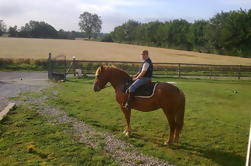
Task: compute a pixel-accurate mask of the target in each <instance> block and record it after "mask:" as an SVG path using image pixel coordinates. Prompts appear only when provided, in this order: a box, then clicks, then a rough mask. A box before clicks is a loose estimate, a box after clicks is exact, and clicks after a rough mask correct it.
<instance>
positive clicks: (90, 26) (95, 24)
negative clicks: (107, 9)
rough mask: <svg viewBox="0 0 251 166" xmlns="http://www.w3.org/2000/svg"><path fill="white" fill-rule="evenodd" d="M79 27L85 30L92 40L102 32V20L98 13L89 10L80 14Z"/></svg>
mask: <svg viewBox="0 0 251 166" xmlns="http://www.w3.org/2000/svg"><path fill="white" fill-rule="evenodd" d="M79 19H80V21H79V27H80V30H81V31H83V32H85V33H86V34H87V36H88V39H89V40H90V38H91V37H94V36H95V35H96V34H97V33H100V30H101V25H102V20H101V18H100V16H98V15H97V14H91V13H89V12H84V13H83V14H81V15H80V16H79Z"/></svg>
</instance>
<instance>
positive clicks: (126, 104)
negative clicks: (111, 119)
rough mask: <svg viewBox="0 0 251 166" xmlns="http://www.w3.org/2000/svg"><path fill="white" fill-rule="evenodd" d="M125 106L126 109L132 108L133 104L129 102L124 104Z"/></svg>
mask: <svg viewBox="0 0 251 166" xmlns="http://www.w3.org/2000/svg"><path fill="white" fill-rule="evenodd" d="M123 108H125V109H128V110H129V109H131V106H130V105H129V104H128V103H125V105H123Z"/></svg>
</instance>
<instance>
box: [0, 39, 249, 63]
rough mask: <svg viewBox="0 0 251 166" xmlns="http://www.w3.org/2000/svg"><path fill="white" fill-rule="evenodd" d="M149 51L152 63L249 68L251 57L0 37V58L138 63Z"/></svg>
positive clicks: (79, 41)
mask: <svg viewBox="0 0 251 166" xmlns="http://www.w3.org/2000/svg"><path fill="white" fill-rule="evenodd" d="M144 49H148V50H149V52H150V56H151V58H152V60H153V61H154V62H171V63H194V64H230V65H239V64H241V65H251V58H240V57H231V56H222V55H215V54H205V53H197V52H193V51H180V50H173V49H165V48H156V47H147V46H138V45H129V44H118V43H104V42H95V41H84V40H59V39H30V38H0V58H14V59H16V58H31V59H46V58H48V53H49V52H51V53H52V54H53V55H66V57H67V58H68V59H71V58H72V57H73V56H76V57H77V59H81V60H108V61H109V60H113V61H141V59H140V56H139V55H140V53H141V51H142V50H144Z"/></svg>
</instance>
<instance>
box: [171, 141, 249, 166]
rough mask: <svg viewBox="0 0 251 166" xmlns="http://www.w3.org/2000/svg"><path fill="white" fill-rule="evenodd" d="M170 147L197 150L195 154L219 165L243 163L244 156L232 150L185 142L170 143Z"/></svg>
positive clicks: (231, 165)
mask: <svg viewBox="0 0 251 166" xmlns="http://www.w3.org/2000/svg"><path fill="white" fill-rule="evenodd" d="M170 148H172V149H173V150H178V149H183V150H186V151H189V152H190V153H191V152H197V153H196V154H197V155H199V156H201V157H204V158H207V159H210V160H212V161H213V162H215V163H217V164H219V165H228V166H236V165H244V164H245V157H242V156H240V155H238V154H235V153H234V152H224V151H221V150H218V149H212V148H211V149H210V147H202V146H196V145H191V144H187V143H182V144H178V145H177V144H176V145H172V146H171V147H170Z"/></svg>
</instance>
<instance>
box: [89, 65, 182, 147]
mask: <svg viewBox="0 0 251 166" xmlns="http://www.w3.org/2000/svg"><path fill="white" fill-rule="evenodd" d="M128 80H131V77H130V76H129V75H128V74H127V73H126V72H125V71H123V70H121V69H119V68H117V67H115V66H103V65H101V66H100V67H98V68H97V70H96V74H95V81H94V85H93V90H94V91H95V92H98V91H100V90H101V89H103V88H105V86H106V84H107V83H108V82H109V83H110V84H111V86H112V87H113V88H114V89H115V93H116V101H117V102H118V104H119V105H120V108H121V110H122V112H123V113H124V116H125V119H126V123H127V126H126V128H125V130H124V132H123V133H124V134H125V136H130V135H131V131H132V129H131V124H130V117H131V109H130V110H128V109H126V108H124V107H123V105H124V104H125V102H126V100H127V96H128V94H127V93H125V92H124V91H123V88H124V85H125V83H126V82H128ZM132 108H133V109H136V110H139V111H142V112H149V111H153V110H157V109H159V108H162V110H163V112H164V114H165V116H166V118H167V120H168V123H169V127H170V133H169V138H168V139H167V141H165V142H164V145H171V144H172V143H173V142H178V140H179V135H180V133H181V130H182V128H183V124H184V113H185V95H184V93H183V92H182V91H181V90H180V89H179V88H177V87H176V86H174V85H172V84H169V83H164V82H159V83H158V85H157V86H156V88H155V93H154V94H153V95H152V96H151V97H150V98H140V97H136V96H135V97H134V101H133V103H132Z"/></svg>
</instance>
